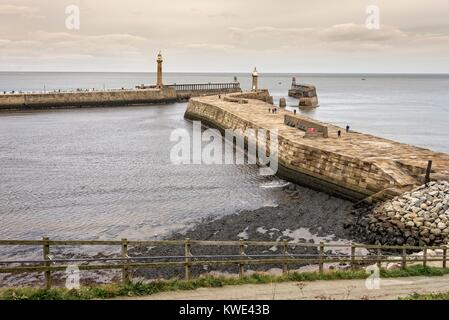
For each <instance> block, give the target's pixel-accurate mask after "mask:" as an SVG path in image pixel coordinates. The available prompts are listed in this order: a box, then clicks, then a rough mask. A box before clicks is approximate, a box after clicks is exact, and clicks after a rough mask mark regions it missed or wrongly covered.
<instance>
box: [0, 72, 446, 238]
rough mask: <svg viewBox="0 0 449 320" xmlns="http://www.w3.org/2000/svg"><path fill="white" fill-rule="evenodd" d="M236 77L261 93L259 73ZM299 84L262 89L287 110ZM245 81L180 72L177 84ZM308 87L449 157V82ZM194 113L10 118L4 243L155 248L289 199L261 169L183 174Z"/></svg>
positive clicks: (346, 116)
mask: <svg viewBox="0 0 449 320" xmlns="http://www.w3.org/2000/svg"><path fill="white" fill-rule="evenodd" d="M235 75H236V76H237V77H238V79H239V81H240V82H241V84H242V87H243V88H249V82H250V78H249V75H243V74H235ZM291 76H292V75H288V74H261V76H260V82H261V87H263V88H268V89H269V90H270V92H271V93H272V94H273V95H274V98H275V102H277V101H278V99H279V98H280V97H286V96H287V90H288V88H289V87H290V83H291ZM233 77H234V74H174V73H172V74H167V75H166V76H165V83H175V82H176V83H191V82H220V81H232V80H233ZM297 78H298V81H299V82H301V83H310V84H314V85H316V86H317V89H318V95H319V100H320V105H321V106H320V107H319V108H317V109H316V110H313V111H310V112H308V113H307V114H308V115H309V116H311V117H315V118H317V119H320V120H323V121H328V122H332V123H335V124H338V125H342V126H345V125H346V124H349V125H351V127H352V128H353V129H354V130H357V131H362V132H367V133H372V134H375V135H379V136H382V137H385V138H390V139H394V140H397V141H401V142H405V143H411V144H415V145H419V146H423V147H427V148H430V149H433V150H436V151H442V152H447V153H449V76H448V75H310V74H307V75H297ZM362 78H365V79H366V80H361V79H362ZM154 80H155V75H154V74H144V73H0V91H3V90H7V91H9V90H26V91H34V90H43V89H44V87H45V89H46V90H52V89H74V88H97V89H101V88H121V87H126V88H132V87H134V86H135V85H136V84H141V83H154ZM287 101H288V105H289V107H295V106H296V105H297V103H298V100H296V99H292V98H288V99H287ZM185 107H186V104H184V103H177V104H170V105H152V106H140V107H114V108H95V109H76V110H58V111H45V112H29V113H1V114H0V222H1V223H0V238H16V239H38V238H40V237H42V235H49V236H51V237H52V238H60V239H68V238H70V239H87V238H89V239H96V238H102V239H105V238H110V239H117V238H120V237H128V238H138V239H151V238H154V237H160V236H161V235H164V234H167V233H168V232H169V231H170V230H175V229H179V228H183V227H185V226H190V225H192V224H193V223H195V222H196V221H198V220H199V219H201V218H206V217H211V216H212V217H218V216H222V215H225V214H231V213H234V212H238V211H241V210H244V209H256V208H258V207H261V206H275V205H276V204H278V203H280V202H282V201H287V200H286V199H285V197H284V195H283V192H282V191H281V190H277V189H275V188H267V187H268V186H270V185H272V184H273V181H274V183H275V184H276V183H277V182H279V183H282V181H278V180H277V179H276V178H266V177H261V176H259V175H258V170H257V168H256V167H254V166H237V165H222V166H205V165H188V166H176V165H172V164H171V163H170V161H169V152H170V148H171V146H172V145H173V144H174V143H173V142H170V140H169V137H170V133H171V132H172V131H173V130H175V129H179V128H185V129H188V130H189V129H191V123H190V122H188V121H186V120H184V118H183V114H184V111H185ZM301 112H302V111H301Z"/></svg>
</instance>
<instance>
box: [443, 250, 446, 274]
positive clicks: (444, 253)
mask: <svg viewBox="0 0 449 320" xmlns="http://www.w3.org/2000/svg"><path fill="white" fill-rule="evenodd" d="M446 254H447V247H444V248H443V269H446Z"/></svg>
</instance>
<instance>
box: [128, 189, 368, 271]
mask: <svg viewBox="0 0 449 320" xmlns="http://www.w3.org/2000/svg"><path fill="white" fill-rule="evenodd" d="M285 188H286V189H287V190H285V191H286V192H288V193H289V195H290V197H291V201H290V203H288V204H287V203H286V204H281V205H279V206H276V207H262V208H259V209H255V210H243V211H241V212H237V213H234V214H231V215H226V216H224V217H220V218H207V219H204V220H203V221H200V222H198V223H196V224H195V225H194V226H192V227H191V228H190V229H187V230H183V231H179V232H174V233H172V234H171V235H170V236H167V237H164V239H170V240H184V239H186V238H189V239H191V240H241V239H242V240H254V241H277V242H279V243H280V244H281V243H282V241H283V240H286V241H289V242H291V243H319V242H320V241H324V242H329V241H330V242H332V243H350V242H352V241H362V240H363V239H362V238H357V239H354V233H353V232H352V228H351V226H352V225H353V224H354V223H355V221H356V220H357V216H358V211H357V209H354V207H353V203H352V202H350V201H348V200H344V199H341V198H338V197H334V196H331V195H328V194H326V193H324V192H317V191H315V190H312V189H308V188H305V187H302V186H299V185H295V184H292V183H290V184H289V185H288V186H287V187H285ZM355 235H356V236H357V235H358V234H355ZM183 250H184V248H176V247H156V248H145V247H136V248H132V249H130V250H129V252H130V253H131V254H132V255H133V256H134V255H135V256H146V255H153V256H164V255H172V256H174V255H182V254H184V253H183ZM246 250H247V253H250V254H277V253H278V252H279V251H278V250H280V249H279V248H278V247H277V246H274V247H258V248H255V247H252V248H247V249H246ZM289 252H290V253H294V254H316V253H317V250H316V248H294V247H292V249H291V250H290V251H289ZM237 253H238V248H229V247H215V246H211V247H208V248H205V247H201V248H194V247H193V248H192V254H194V255H223V254H237ZM335 253H336V254H341V255H346V254H349V252H340V251H338V250H336V252H335ZM305 266H306V265H305V264H298V265H291V266H290V267H291V269H300V268H304V267H305ZM341 267H343V268H344V267H345V266H341ZM279 268H282V266H281V265H264V266H251V268H250V269H251V271H268V270H273V271H274V272H276V271H277V269H279ZM182 272H183V271H182V270H181V269H180V270H178V269H176V268H173V269H167V270H165V269H164V270H162V269H160V270H158V269H151V270H150V269H147V270H138V271H136V272H135V274H136V276H137V277H141V278H145V279H154V278H172V277H182V275H183V273H182ZM205 273H220V274H221V273H224V274H235V273H238V267H236V266H229V267H228V266H220V267H214V268H208V267H207V268H206V267H204V268H201V267H194V268H192V274H194V275H200V274H205Z"/></svg>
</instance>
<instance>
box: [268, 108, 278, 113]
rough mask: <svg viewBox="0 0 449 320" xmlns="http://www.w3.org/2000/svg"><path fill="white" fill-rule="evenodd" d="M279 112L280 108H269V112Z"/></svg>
mask: <svg viewBox="0 0 449 320" xmlns="http://www.w3.org/2000/svg"><path fill="white" fill-rule="evenodd" d="M277 112H278V108H276V107H274V108H268V113H277Z"/></svg>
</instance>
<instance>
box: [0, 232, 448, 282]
mask: <svg viewBox="0 0 449 320" xmlns="http://www.w3.org/2000/svg"><path fill="white" fill-rule="evenodd" d="M0 246H41V248H42V253H43V258H42V259H41V260H9V261H4V260H3V261H0V273H14V274H17V273H19V274H20V273H33V272H39V273H40V272H42V273H44V275H45V287H46V288H50V287H51V283H52V281H51V274H52V272H55V271H64V270H66V269H67V268H68V267H69V266H73V265H74V264H77V267H78V269H79V270H113V269H121V270H122V281H123V282H124V283H129V282H130V281H131V275H130V271H131V270H132V269H148V268H176V267H184V277H185V279H186V280H190V279H191V278H192V271H191V270H192V267H193V266H204V265H209V266H212V265H214V266H229V265H235V266H238V269H239V276H240V277H243V276H244V275H245V266H248V265H280V266H282V270H283V272H284V273H287V272H288V270H289V265H294V264H296V265H298V264H306V263H307V264H316V265H318V270H319V272H320V273H322V272H323V271H324V266H325V263H349V264H350V265H351V268H352V269H355V268H357V267H359V266H363V265H367V264H373V263H376V264H377V265H378V266H379V267H380V266H381V263H382V262H396V263H400V265H401V268H406V266H407V263H410V262H414V263H416V262H419V263H421V262H422V264H423V266H426V265H427V263H428V262H434V261H438V262H442V267H443V268H446V262H447V247H446V246H427V247H420V246H408V245H403V246H385V245H364V244H355V243H349V244H340V243H324V242H320V243H319V244H314V243H297V242H288V241H248V240H240V241H200V240H190V239H185V240H148V241H132V240H128V239H122V240H112V241H109V240H92V241H91V240H70V241H65V240H50V239H49V238H48V237H43V239H42V240H0ZM52 246H53V247H55V246H58V247H60V246H116V247H119V248H120V249H121V254H120V256H114V257H107V258H78V259H76V258H74V259H66V258H60V259H55V258H53V257H52V256H51V255H50V252H51V250H50V248H51V247H52ZM136 246H139V247H142V246H143V247H158V246H178V247H179V248H183V249H184V250H183V251H184V254H183V255H172V256H168V255H166V256H130V255H129V248H130V247H136ZM193 246H195V247H204V246H231V247H232V246H233V247H236V249H238V254H237V253H236V254H222V255H205V254H203V255H193V254H192V251H191V250H192V247H193ZM268 246H278V247H279V246H280V247H281V248H282V250H281V251H282V252H281V253H279V254H249V253H247V252H245V251H246V249H247V248H248V247H268ZM298 247H299V248H315V249H316V252H317V253H316V254H315V253H314V254H309V253H304V254H295V253H290V252H289V250H290V249H294V248H298ZM360 248H364V249H366V250H371V251H375V252H374V253H372V252H371V253H369V254H356V250H357V249H360ZM332 249H334V250H335V249H340V250H341V249H347V251H348V252H350V253H348V254H335V253H332V252H329V251H332ZM430 249H433V250H439V252H440V255H439V256H435V255H433V256H429V255H428V250H430ZM326 250H327V251H326ZM385 250H387V251H393V252H390V254H388V255H386V254H383V252H385ZM417 250H418V251H422V255H421V256H417V255H415V256H411V255H408V253H409V252H411V251H417ZM236 252H237V250H236ZM161 260H163V261H161ZM173 260H174V261H173ZM17 264H19V265H18V266H17Z"/></svg>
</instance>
